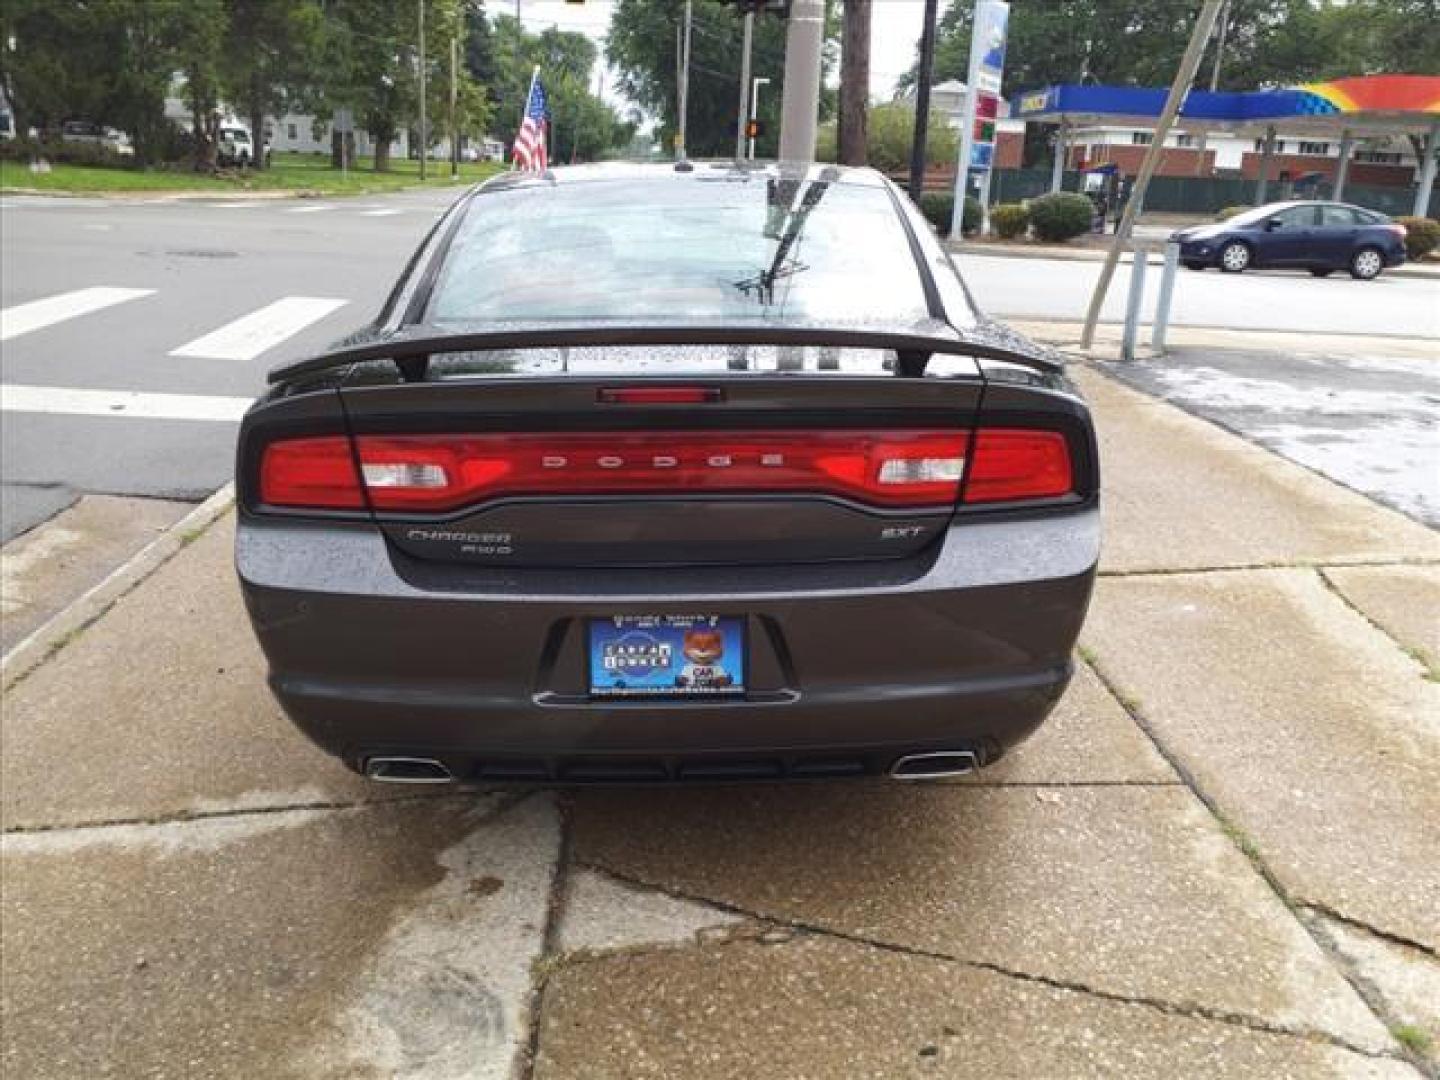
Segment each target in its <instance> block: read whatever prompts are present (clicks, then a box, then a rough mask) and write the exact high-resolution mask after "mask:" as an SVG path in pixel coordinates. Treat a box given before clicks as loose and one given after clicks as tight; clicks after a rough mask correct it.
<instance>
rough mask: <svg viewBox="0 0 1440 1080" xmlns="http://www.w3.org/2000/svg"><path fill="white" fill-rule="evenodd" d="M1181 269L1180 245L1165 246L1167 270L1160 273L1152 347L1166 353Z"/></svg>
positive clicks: (1152, 331)
mask: <svg viewBox="0 0 1440 1080" xmlns="http://www.w3.org/2000/svg"><path fill="white" fill-rule="evenodd" d="M1179 269H1180V245H1179V244H1177V243H1174V242H1171V243H1168V244H1166V245H1165V269H1164V270H1162V271H1161V273H1160V295H1159V296H1158V297H1156V298H1155V323H1154V325H1153V326H1152V327H1151V329H1150V347H1151V348H1152V349H1154V350H1155V351H1156V352H1157V353H1163V352H1164V351H1165V331H1166V330H1168V329H1170V302H1171V300H1173V299H1174V298H1175V274H1176V273H1177V272H1178V271H1179Z"/></svg>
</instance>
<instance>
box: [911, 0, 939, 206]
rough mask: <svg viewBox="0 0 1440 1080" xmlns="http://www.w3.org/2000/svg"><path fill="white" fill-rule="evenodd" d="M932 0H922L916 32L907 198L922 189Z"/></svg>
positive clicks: (932, 58)
mask: <svg viewBox="0 0 1440 1080" xmlns="http://www.w3.org/2000/svg"><path fill="white" fill-rule="evenodd" d="M935 8H936V0H925V25H924V27H923V28H922V29H921V31H920V78H919V81H918V82H917V83H916V84H915V137H914V139H913V140H912V141H911V143H910V198H912V199H913V200H915V202H917V203H918V202H919V201H920V196H921V195H922V194H923V193H924V191H925V143H926V141H927V140H928V139H929V138H930V79H931V76H932V75H933V74H934V72H935Z"/></svg>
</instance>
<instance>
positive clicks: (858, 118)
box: [838, 0, 870, 165]
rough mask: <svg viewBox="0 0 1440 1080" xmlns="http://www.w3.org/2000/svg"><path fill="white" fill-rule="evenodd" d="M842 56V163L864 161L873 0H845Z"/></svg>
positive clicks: (839, 133) (868, 99) (840, 140)
mask: <svg viewBox="0 0 1440 1080" xmlns="http://www.w3.org/2000/svg"><path fill="white" fill-rule="evenodd" d="M841 48H842V50H843V51H842V52H841V56H840V124H839V131H838V137H839V154H838V157H839V159H840V164H841V165H864V164H866V163H867V162H868V160H869V158H868V155H867V154H866V138H867V131H866V129H867V127H868V124H867V122H866V121H867V115H866V114H867V111H868V109H869V105H870V0H845V32H844V39H843V44H842V46H841Z"/></svg>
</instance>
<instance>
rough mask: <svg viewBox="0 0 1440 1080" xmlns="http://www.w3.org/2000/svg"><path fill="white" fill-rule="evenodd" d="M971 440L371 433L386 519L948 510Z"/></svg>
mask: <svg viewBox="0 0 1440 1080" xmlns="http://www.w3.org/2000/svg"><path fill="white" fill-rule="evenodd" d="M967 440H968V436H967V435H966V434H965V433H964V432H949V431H894V432H866V431H755V432H736V431H725V432H669V431H645V432H605V433H586V434H564V435H551V434H529V433H527V434H520V435H395V436H384V435H363V436H360V437H359V438H358V440H357V443H358V446H359V453H360V461H361V467H362V469H363V471H364V476H365V485H366V487H367V488H368V490H369V493H370V500H371V503H372V504H373V505H374V506H375V508H376V509H378V510H416V511H419V510H453V509H457V508H459V507H462V506H467V505H470V504H473V503H477V502H480V501H482V500H486V499H494V498H499V497H501V496H517V495H622V494H657V495H661V494H687V493H700V494H710V493H755V494H768V493H772V492H778V493H784V492H814V493H823V494H832V495H839V496H842V497H847V498H853V499H855V500H857V501H860V502H867V503H873V504H876V505H880V506H896V507H922V506H948V505H952V504H953V503H954V502H955V499H956V496H957V494H958V492H959V488H960V477H961V475H962V473H963V471H964V467H965V447H966V442H967Z"/></svg>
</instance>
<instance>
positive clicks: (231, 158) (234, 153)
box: [215, 124, 255, 169]
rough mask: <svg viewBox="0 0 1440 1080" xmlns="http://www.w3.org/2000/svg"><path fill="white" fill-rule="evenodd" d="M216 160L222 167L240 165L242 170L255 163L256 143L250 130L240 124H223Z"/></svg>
mask: <svg viewBox="0 0 1440 1080" xmlns="http://www.w3.org/2000/svg"><path fill="white" fill-rule="evenodd" d="M215 160H217V161H218V162H219V163H220V164H221V165H238V166H239V167H240V168H242V169H243V168H245V167H246V166H248V165H250V164H252V163H253V162H254V161H255V143H254V141H253V140H252V139H251V138H250V131H249V129H248V128H243V127H241V126H240V125H239V124H221V125H220V146H219V148H218V149H217V150H216V152H215Z"/></svg>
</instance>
